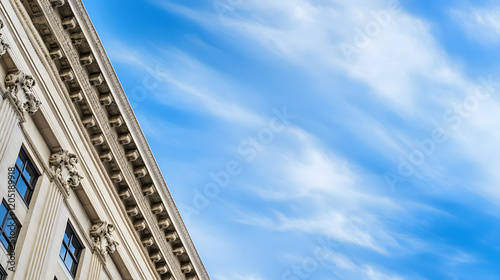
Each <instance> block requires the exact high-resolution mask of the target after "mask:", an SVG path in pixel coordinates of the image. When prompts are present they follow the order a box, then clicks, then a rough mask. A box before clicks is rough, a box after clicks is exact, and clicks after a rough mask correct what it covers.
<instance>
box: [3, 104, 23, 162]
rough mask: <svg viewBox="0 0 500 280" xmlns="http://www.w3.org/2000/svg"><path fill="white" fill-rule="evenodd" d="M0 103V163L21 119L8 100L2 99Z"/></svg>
mask: <svg viewBox="0 0 500 280" xmlns="http://www.w3.org/2000/svg"><path fill="white" fill-rule="evenodd" d="M0 102H1V103H0V162H2V161H3V160H4V157H5V152H6V150H7V147H8V145H9V143H10V141H9V140H10V138H11V136H12V133H13V132H14V128H15V127H16V125H17V124H18V123H19V118H18V116H17V113H16V111H15V110H16V109H14V107H13V105H12V103H11V102H10V101H9V100H8V99H7V98H2V100H1V101H0Z"/></svg>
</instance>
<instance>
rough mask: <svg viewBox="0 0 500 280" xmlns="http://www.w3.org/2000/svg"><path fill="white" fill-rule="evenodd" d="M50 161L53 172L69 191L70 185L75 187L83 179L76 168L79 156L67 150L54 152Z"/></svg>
mask: <svg viewBox="0 0 500 280" xmlns="http://www.w3.org/2000/svg"><path fill="white" fill-rule="evenodd" d="M49 163H50V166H51V172H52V174H53V175H54V176H55V177H56V178H57V180H58V181H59V182H60V183H61V184H62V185H63V186H64V187H65V189H66V192H67V193H69V188H70V187H71V188H72V189H75V188H76V187H77V186H78V185H79V184H80V181H81V180H82V179H83V177H82V176H81V175H80V174H79V173H78V171H77V170H76V165H77V164H78V158H77V157H76V155H75V154H73V153H70V152H68V151H67V150H63V151H60V152H58V153H55V154H52V155H51V156H50V159H49Z"/></svg>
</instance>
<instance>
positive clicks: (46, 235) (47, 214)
mask: <svg viewBox="0 0 500 280" xmlns="http://www.w3.org/2000/svg"><path fill="white" fill-rule="evenodd" d="M62 201H63V194H62V193H61V191H60V190H59V188H58V187H57V186H56V183H55V182H51V183H50V186H49V190H48V194H47V199H46V201H45V205H44V207H43V215H42V217H41V221H40V227H39V231H38V233H37V238H36V242H35V245H34V246H33V250H32V255H31V256H30V260H29V262H28V263H29V268H28V270H27V272H26V275H25V277H24V279H43V277H42V275H43V269H44V265H45V264H46V263H47V259H48V257H49V256H47V252H48V250H49V248H48V247H49V243H50V240H51V235H52V232H53V229H54V226H55V221H56V217H57V213H58V210H59V206H60V205H61V202H62Z"/></svg>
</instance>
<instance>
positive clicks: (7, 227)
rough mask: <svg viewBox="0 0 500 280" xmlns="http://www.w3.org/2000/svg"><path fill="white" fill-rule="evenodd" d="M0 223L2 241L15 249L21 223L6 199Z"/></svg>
mask: <svg viewBox="0 0 500 280" xmlns="http://www.w3.org/2000/svg"><path fill="white" fill-rule="evenodd" d="M0 223H1V224H0V242H2V244H3V246H4V247H5V249H7V251H11V250H14V249H15V248H16V242H17V236H18V235H19V230H20V229H21V225H20V224H19V221H18V220H17V219H16V216H15V215H14V213H13V212H12V211H11V210H10V208H9V207H8V206H7V203H5V201H2V204H1V205H0ZM0 279H1V278H0Z"/></svg>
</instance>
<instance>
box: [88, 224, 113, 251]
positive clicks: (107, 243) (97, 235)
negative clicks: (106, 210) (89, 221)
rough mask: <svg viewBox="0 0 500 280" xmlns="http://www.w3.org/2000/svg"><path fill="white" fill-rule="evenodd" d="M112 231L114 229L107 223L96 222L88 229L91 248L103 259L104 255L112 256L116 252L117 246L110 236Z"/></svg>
mask: <svg viewBox="0 0 500 280" xmlns="http://www.w3.org/2000/svg"><path fill="white" fill-rule="evenodd" d="M114 230H115V227H114V226H113V225H112V224H108V223H107V222H98V223H95V224H93V225H92V226H91V227H90V237H91V238H92V242H93V245H94V246H93V247H94V249H95V250H96V251H97V252H99V253H100V254H101V255H102V256H103V257H104V256H106V254H113V253H114V252H115V251H116V246H118V245H119V243H118V242H117V241H116V240H115V239H114V237H113V235H112V233H113V231H114Z"/></svg>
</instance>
